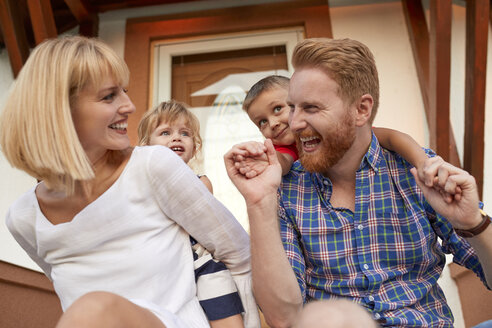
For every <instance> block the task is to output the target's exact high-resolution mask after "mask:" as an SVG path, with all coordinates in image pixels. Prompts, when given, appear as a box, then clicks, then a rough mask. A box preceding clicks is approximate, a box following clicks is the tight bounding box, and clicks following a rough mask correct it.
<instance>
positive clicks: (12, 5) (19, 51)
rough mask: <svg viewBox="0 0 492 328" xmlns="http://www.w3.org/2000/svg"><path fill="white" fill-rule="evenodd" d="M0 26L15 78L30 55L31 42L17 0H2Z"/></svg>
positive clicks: (0, 4)
mask: <svg viewBox="0 0 492 328" xmlns="http://www.w3.org/2000/svg"><path fill="white" fill-rule="evenodd" d="M0 26H1V28H2V33H3V38H4V40H5V45H6V47H7V52H8V54H9V59H10V65H11V67H12V72H13V74H14V78H15V77H17V74H19V71H20V70H21V68H22V65H24V63H25V62H26V60H27V57H29V43H28V41H27V37H26V33H25V31H24V25H23V20H22V16H21V15H20V12H19V8H18V3H17V1H14V0H0Z"/></svg>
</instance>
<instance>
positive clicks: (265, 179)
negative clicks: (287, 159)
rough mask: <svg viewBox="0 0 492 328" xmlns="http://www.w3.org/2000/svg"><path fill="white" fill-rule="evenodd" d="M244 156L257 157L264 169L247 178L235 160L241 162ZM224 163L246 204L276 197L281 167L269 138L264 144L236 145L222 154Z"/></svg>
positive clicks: (251, 204) (249, 204) (250, 204)
mask: <svg viewBox="0 0 492 328" xmlns="http://www.w3.org/2000/svg"><path fill="white" fill-rule="evenodd" d="M263 154H265V155H266V157H267V161H266V162H264V161H263V160H262V156H263ZM246 157H251V158H252V159H255V158H258V162H260V163H263V162H264V163H266V166H265V168H264V170H263V171H262V172H261V173H258V172H259V171H255V172H256V173H257V174H258V175H257V176H255V177H253V178H247V177H246V176H245V175H243V174H242V173H241V172H240V171H239V169H238V168H237V167H236V162H241V161H242V160H244V159H246ZM224 163H225V166H226V170H227V175H228V176H229V178H230V179H231V181H232V183H234V185H235V186H236V188H237V189H238V190H239V192H240V193H241V194H242V195H243V196H244V199H245V200H246V205H248V206H253V205H254V204H259V203H261V202H262V201H264V200H265V199H267V198H268V199H271V198H272V197H276V193H277V189H278V186H279V185H280V180H281V178H282V167H281V166H280V163H279V162H278V158H277V154H276V152H275V149H274V148H273V145H272V141H271V140H269V139H267V140H266V141H265V144H264V145H263V144H260V143H253V144H250V143H246V144H239V145H236V146H234V147H232V149H231V150H229V151H228V152H227V153H226V154H225V155H224Z"/></svg>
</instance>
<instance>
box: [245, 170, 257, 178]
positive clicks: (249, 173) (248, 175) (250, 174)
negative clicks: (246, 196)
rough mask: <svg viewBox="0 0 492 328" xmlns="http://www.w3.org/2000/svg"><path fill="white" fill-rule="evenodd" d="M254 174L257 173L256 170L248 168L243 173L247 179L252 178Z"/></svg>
mask: <svg viewBox="0 0 492 328" xmlns="http://www.w3.org/2000/svg"><path fill="white" fill-rule="evenodd" d="M256 175H257V174H256V171H254V170H250V171H249V172H248V173H246V174H245V176H246V178H248V179H252V178H254V177H256Z"/></svg>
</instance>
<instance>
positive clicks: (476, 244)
mask: <svg viewBox="0 0 492 328" xmlns="http://www.w3.org/2000/svg"><path fill="white" fill-rule="evenodd" d="M467 240H468V242H469V243H470V244H471V245H472V247H473V248H474V249H475V251H476V252H477V255H478V258H479V260H480V264H481V265H482V269H483V271H484V275H485V279H486V280H487V285H488V286H489V288H492V224H491V225H489V226H488V227H487V229H485V230H484V231H483V232H482V233H480V234H479V235H477V236H475V237H472V238H468V239H467Z"/></svg>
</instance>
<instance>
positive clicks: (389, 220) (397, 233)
mask: <svg viewBox="0 0 492 328" xmlns="http://www.w3.org/2000/svg"><path fill="white" fill-rule="evenodd" d="M369 221H370V223H369V225H370V226H373V227H375V228H374V229H371V230H372V232H373V233H372V234H370V236H369V239H370V240H371V242H370V243H371V244H372V245H375V244H376V245H377V247H376V249H377V253H378V254H377V256H378V257H379V259H380V260H381V262H382V263H386V266H387V267H388V268H395V267H398V266H405V267H408V266H422V265H424V266H426V265H428V264H429V263H430V262H432V261H434V260H435V259H436V257H435V256H434V255H433V252H434V251H435V250H436V247H439V246H438V245H437V236H436V234H435V233H434V230H433V229H432V226H431V224H430V222H429V219H428V217H427V215H426V213H425V212H423V211H413V212H411V211H408V212H406V213H405V212H402V213H388V212H385V213H376V214H375V218H373V219H370V220H369Z"/></svg>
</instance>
